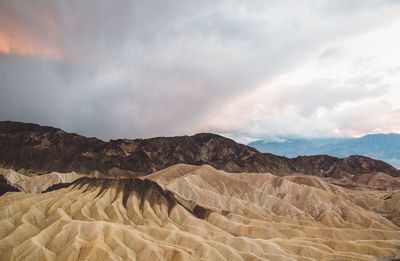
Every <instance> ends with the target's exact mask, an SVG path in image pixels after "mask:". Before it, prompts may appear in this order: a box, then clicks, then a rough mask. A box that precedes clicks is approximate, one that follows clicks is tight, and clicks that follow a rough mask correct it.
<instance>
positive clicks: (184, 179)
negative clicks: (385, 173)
mask: <svg viewBox="0 0 400 261" xmlns="http://www.w3.org/2000/svg"><path fill="white" fill-rule="evenodd" d="M148 178H149V179H152V180H154V181H157V182H159V183H160V184H161V186H160V185H158V184H157V183H156V182H154V181H150V180H139V179H127V180H119V181H118V180H106V179H89V178H83V179H79V180H77V181H75V183H74V184H73V185H72V186H70V187H69V188H64V189H59V190H56V191H53V192H49V193H45V194H24V193H17V192H10V193H6V194H5V195H3V196H1V197H0V228H1V229H0V256H1V257H2V260H376V258H378V257H387V256H390V255H393V254H395V253H397V252H396V251H398V249H399V248H400V231H399V229H398V227H397V226H396V225H395V224H394V223H393V222H392V221H391V218H386V217H385V215H386V214H387V213H386V214H385V213H383V212H382V211H392V210H393V209H391V208H396V204H397V202H398V201H399V197H398V192H390V193H391V194H390V195H388V194H387V193H388V192H385V191H355V190H348V189H344V188H340V187H337V186H334V185H331V184H328V183H326V182H325V181H324V180H323V179H318V178H314V177H310V176H306V177H304V176H289V177H285V178H280V177H275V176H272V175H269V174H249V173H243V174H230V173H226V172H223V171H218V170H215V169H214V168H212V167H210V166H207V165H205V166H190V165H183V164H180V165H176V166H172V167H170V168H168V169H165V170H163V171H160V172H157V173H154V174H152V175H150V176H148ZM385 193H386V196H385ZM389 196H390V197H391V198H388V197H389ZM385 197H386V199H385ZM374 208H377V209H374ZM378 208H379V209H378ZM397 209H399V208H398V205H397Z"/></svg>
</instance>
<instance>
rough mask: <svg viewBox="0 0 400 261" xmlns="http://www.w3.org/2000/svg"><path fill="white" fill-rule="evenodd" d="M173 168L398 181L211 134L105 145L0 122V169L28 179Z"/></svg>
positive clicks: (347, 162)
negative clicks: (182, 165)
mask: <svg viewBox="0 0 400 261" xmlns="http://www.w3.org/2000/svg"><path fill="white" fill-rule="evenodd" d="M300 154H302V153H300ZM178 163H185V164H191V165H203V164H208V165H210V166H212V167H214V168H216V169H219V170H225V171H229V172H258V173H265V172H269V173H272V174H275V175H280V176H282V175H288V174H293V173H304V174H309V175H315V176H320V177H332V178H336V179H338V178H341V177H351V176H354V175H361V174H368V173H375V172H383V173H386V174H388V175H390V176H392V177H399V176H400V170H397V169H395V168H393V167H392V166H391V165H389V164H387V163H385V162H382V161H380V160H374V159H371V158H366V157H360V156H351V157H347V158H345V159H339V158H337V157H331V156H326V155H319V156H310V157H298V158H294V159H289V158H286V157H280V156H276V155H273V154H270V153H261V152H259V151H257V150H256V149H254V148H252V147H249V146H246V145H243V144H239V143H236V142H235V141H234V140H231V139H228V138H225V137H222V136H220V135H216V134H212V133H199V134H196V135H193V136H176V137H158V138H151V139H135V140H129V139H118V140H110V141H109V142H105V141H102V140H99V139H97V138H87V137H83V136H80V135H77V134H74V133H67V132H65V131H63V130H61V129H57V128H52V127H46V126H40V125H37V124H30V123H22V122H10V121H5V122H0V168H4V169H13V170H15V171H17V172H19V173H21V174H24V175H28V176H35V175H39V174H46V173H51V172H60V173H69V172H76V173H79V174H90V173H92V174H96V173H97V174H100V175H102V176H107V177H110V176H129V177H135V176H144V175H147V174H150V173H153V172H155V171H158V170H162V169H165V168H167V167H169V166H172V165H175V164H178ZM97 174H96V175H97Z"/></svg>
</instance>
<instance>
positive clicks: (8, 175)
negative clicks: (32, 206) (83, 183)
mask: <svg viewBox="0 0 400 261" xmlns="http://www.w3.org/2000/svg"><path fill="white" fill-rule="evenodd" d="M0 175H2V176H3V177H4V178H5V179H6V180H7V182H8V184H10V185H11V186H13V187H15V188H18V189H19V190H20V191H22V192H26V193H41V192H43V191H45V190H46V189H48V188H49V187H51V186H53V185H56V184H60V183H72V182H74V181H75V180H77V179H79V178H82V177H85V176H86V175H81V174H78V173H76V172H71V173H58V172H51V173H49V174H43V175H38V176H26V175H24V174H21V173H19V172H17V171H14V170H13V169H4V168H0Z"/></svg>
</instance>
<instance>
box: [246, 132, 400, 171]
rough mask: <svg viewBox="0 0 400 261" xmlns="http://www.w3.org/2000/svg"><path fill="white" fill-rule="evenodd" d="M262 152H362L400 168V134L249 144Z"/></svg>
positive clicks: (338, 154)
mask: <svg viewBox="0 0 400 261" xmlns="http://www.w3.org/2000/svg"><path fill="white" fill-rule="evenodd" d="M248 145H249V146H251V147H254V148H256V149H257V150H259V151H261V152H269V153H272V154H276V155H281V156H286V157H290V158H293V157H297V156H300V155H317V154H326V155H330V156H335V157H340V158H344V157H348V156H350V155H362V156H367V157H371V158H374V159H379V160H383V161H386V162H388V163H390V164H392V165H393V166H395V167H396V168H400V134H394V133H392V134H369V135H366V136H363V137H361V138H315V139H282V140H281V141H264V140H258V141H254V142H251V143H249V144H248Z"/></svg>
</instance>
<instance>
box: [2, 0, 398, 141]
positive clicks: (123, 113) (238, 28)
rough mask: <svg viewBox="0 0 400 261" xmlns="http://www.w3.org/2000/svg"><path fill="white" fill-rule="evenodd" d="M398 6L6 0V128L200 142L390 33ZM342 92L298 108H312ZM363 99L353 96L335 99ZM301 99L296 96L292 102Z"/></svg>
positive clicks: (346, 92) (346, 93) (371, 3)
mask: <svg viewBox="0 0 400 261" xmlns="http://www.w3.org/2000/svg"><path fill="white" fill-rule="evenodd" d="M393 5H394V4H393ZM391 7H393V6H392V5H391V3H390V2H386V1H367V2H366V1H335V2H333V1H307V2H302V3H300V2H298V1H219V2H215V1H112V2H110V1H105V0H96V1H50V0H48V1H45V0H42V1H35V2H29V1H12V0H3V1H1V2H0V55H1V56H0V69H1V70H0V120H20V121H28V122H37V123H41V124H48V125H54V126H57V127H60V128H64V129H66V130H69V131H75V132H78V133H81V134H84V135H88V136H99V137H101V138H105V139H108V138H116V137H130V138H134V137H149V136H156V135H178V134H191V133H195V132H198V131H199V130H203V129H204V128H206V127H207V124H208V119H207V117H209V115H210V114H214V113H220V111H219V110H220V108H222V107H223V105H224V104H226V103H228V102H229V101H230V100H232V99H234V98H237V97H240V96H241V95H243V94H244V93H246V92H248V91H251V90H253V89H254V88H257V87H258V86H259V85H260V84H261V83H263V82H265V81H266V80H268V79H270V78H272V77H275V76H277V75H279V74H282V73H285V72H286V71H288V70H291V69H293V68H296V67H297V66H300V65H301V64H302V61H303V59H306V58H307V57H308V56H309V55H310V53H312V52H314V51H315V50H316V49H318V48H320V46H321V45H322V44H324V43H329V42H331V41H340V39H342V38H346V37H349V36H352V35H354V34H359V33H362V32H364V31H368V30H371V28H375V27H379V26H382V25H384V24H385V23H387V22H388V21H390V20H391V19H392V18H393V17H394V16H395V14H396V12H395V10H393V9H390V8H391ZM371 10H374V14H373V15H371ZM2 37H3V38H2ZM2 39H3V40H2ZM1 41H3V45H4V46H5V47H4V48H3V49H2V47H1V43H2V42H1ZM6 45H7V46H6ZM7 47H9V48H8V49H7ZM2 50H3V51H2ZM6 50H8V51H6ZM1 52H3V53H1ZM5 52H7V54H6V53H5ZM331 55H335V53H333V54H331ZM311 89H312V88H311ZM335 91H336V92H337V90H329V89H328V90H327V91H326V92H325V93H321V97H319V99H318V102H313V101H309V102H306V103H299V104H297V105H296V106H299V107H301V110H303V111H309V110H313V108H315V107H318V106H320V103H321V102H324V100H326V101H327V102H329V99H330V97H331V95H332V94H333V93H335ZM310 92H311V93H312V91H310ZM371 92H379V91H378V90H376V89H373V90H371ZM356 93H357V91H356V90H355V89H354V90H351V89H346V90H343V92H340V94H341V95H343V96H344V97H342V96H340V95H338V97H341V98H337V99H347V97H348V96H354V95H356ZM301 95H304V93H303V92H293V93H292V96H293V100H296V97H297V96H301ZM349 99H352V98H351V97H350V98H349ZM289 101H290V99H289ZM213 131H217V132H218V131H219V130H218V129H215V130H213ZM240 131H241V132H246V131H245V130H240Z"/></svg>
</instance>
